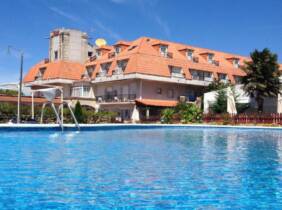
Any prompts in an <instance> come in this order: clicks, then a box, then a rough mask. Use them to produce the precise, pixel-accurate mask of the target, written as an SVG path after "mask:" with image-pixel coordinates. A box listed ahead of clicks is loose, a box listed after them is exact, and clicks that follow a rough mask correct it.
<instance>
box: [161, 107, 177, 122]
mask: <svg viewBox="0 0 282 210" xmlns="http://www.w3.org/2000/svg"><path fill="white" fill-rule="evenodd" d="M173 115H174V110H173V109H171V108H167V109H164V110H163V111H162V113H161V122H162V123H166V124H169V123H172V119H173Z"/></svg>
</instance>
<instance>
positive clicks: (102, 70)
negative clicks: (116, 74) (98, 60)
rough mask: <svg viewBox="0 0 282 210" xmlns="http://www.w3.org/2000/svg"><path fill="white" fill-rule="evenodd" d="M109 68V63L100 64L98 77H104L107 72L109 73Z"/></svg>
mask: <svg viewBox="0 0 282 210" xmlns="http://www.w3.org/2000/svg"><path fill="white" fill-rule="evenodd" d="M110 66H111V63H103V64H101V68H100V72H99V76H101V77H104V76H106V75H107V73H108V71H109V68H110Z"/></svg>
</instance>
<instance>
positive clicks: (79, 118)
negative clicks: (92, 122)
mask: <svg viewBox="0 0 282 210" xmlns="http://www.w3.org/2000/svg"><path fill="white" fill-rule="evenodd" d="M74 115H75V117H76V120H77V121H78V122H79V123H82V122H84V121H85V117H84V114H83V111H82V107H81V105H80V102H79V101H77V102H76V104H75V107H74Z"/></svg>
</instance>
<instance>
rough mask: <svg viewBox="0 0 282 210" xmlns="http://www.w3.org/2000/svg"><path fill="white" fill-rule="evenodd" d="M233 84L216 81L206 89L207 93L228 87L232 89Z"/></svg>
mask: <svg viewBox="0 0 282 210" xmlns="http://www.w3.org/2000/svg"><path fill="white" fill-rule="evenodd" d="M231 86H232V84H231V83H230V82H222V81H220V80H219V79H214V80H213V81H212V82H211V83H210V84H209V85H208V87H207V88H206V90H207V92H210V91H215V90H222V89H225V88H228V87H231Z"/></svg>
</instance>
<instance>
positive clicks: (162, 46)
mask: <svg viewBox="0 0 282 210" xmlns="http://www.w3.org/2000/svg"><path fill="white" fill-rule="evenodd" d="M160 52H161V55H162V56H165V57H166V56H167V46H166V45H161V46H160Z"/></svg>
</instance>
